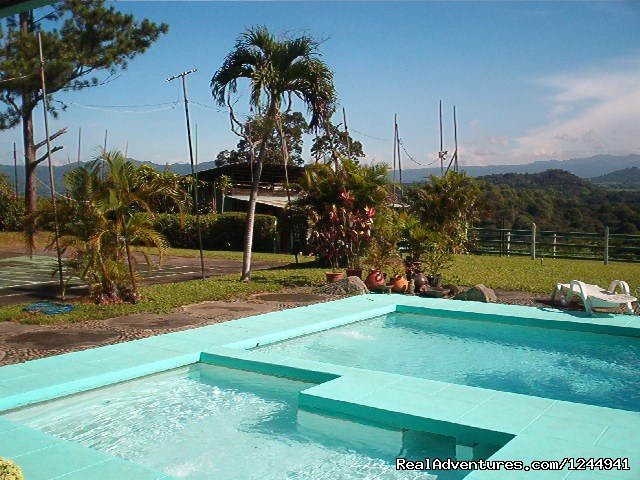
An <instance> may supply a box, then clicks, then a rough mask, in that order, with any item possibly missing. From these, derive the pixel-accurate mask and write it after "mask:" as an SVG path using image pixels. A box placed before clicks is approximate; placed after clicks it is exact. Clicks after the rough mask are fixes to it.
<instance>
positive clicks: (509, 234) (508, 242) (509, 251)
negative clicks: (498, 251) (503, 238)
mask: <svg viewBox="0 0 640 480" xmlns="http://www.w3.org/2000/svg"><path fill="white" fill-rule="evenodd" d="M510 256H511V231H508V232H507V257H510Z"/></svg>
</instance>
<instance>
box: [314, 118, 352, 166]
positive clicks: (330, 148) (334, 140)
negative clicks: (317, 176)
mask: <svg viewBox="0 0 640 480" xmlns="http://www.w3.org/2000/svg"><path fill="white" fill-rule="evenodd" d="M311 156H312V157H313V158H314V160H315V161H316V163H317V162H320V161H322V162H325V163H330V162H332V161H333V160H334V156H338V157H342V158H350V159H352V160H355V161H358V160H359V159H361V158H364V150H363V149H362V143H360V142H359V141H357V140H354V139H353V138H351V135H350V134H349V133H348V132H345V131H344V130H340V129H339V128H338V127H337V126H335V125H333V124H331V123H328V124H327V126H326V129H325V130H324V132H323V133H322V135H318V136H316V137H315V138H314V139H313V144H312V145H311Z"/></svg>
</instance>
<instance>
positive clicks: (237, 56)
mask: <svg viewBox="0 0 640 480" xmlns="http://www.w3.org/2000/svg"><path fill="white" fill-rule="evenodd" d="M241 79H245V80H247V81H248V82H249V91H250V94H249V106H250V107H251V108H252V109H254V110H256V111H257V113H258V115H260V116H262V117H263V118H264V121H265V122H266V124H267V125H266V128H265V129H264V133H263V136H262V139H261V140H260V143H259V151H258V155H257V158H256V165H255V168H254V172H253V184H252V188H251V195H250V197H249V211H248V212H247V226H246V230H245V238H244V252H243V256H242V276H241V280H242V281H249V280H250V279H251V250H252V244H253V223H254V218H255V209H256V203H257V199H258V187H259V184H260V176H261V174H262V165H263V163H264V160H265V158H264V157H265V153H266V152H267V150H268V147H269V146H268V142H269V139H270V138H271V132H273V130H274V128H276V127H277V125H278V119H279V117H280V115H281V114H282V110H283V107H285V104H287V103H290V102H291V99H292V97H297V98H298V99H299V100H301V101H302V102H303V103H304V104H305V106H306V108H307V110H308V112H309V114H310V116H311V119H310V121H309V127H310V128H312V129H317V128H319V127H321V126H323V125H324V124H325V123H326V122H327V121H328V118H329V116H330V115H331V113H332V112H333V110H334V105H335V96H336V95H335V89H334V86H333V73H332V72H331V70H330V69H329V67H328V66H327V64H326V63H325V62H324V61H322V60H321V59H320V58H319V53H318V42H316V41H315V40H314V39H313V38H311V37H309V36H306V35H305V36H302V37H298V38H291V39H289V38H280V39H279V38H276V37H275V36H274V35H273V34H272V33H270V32H269V31H268V30H267V28H266V27H264V26H258V27H253V28H250V29H248V30H247V31H246V32H244V33H242V34H241V35H240V36H239V37H238V39H237V41H236V44H235V47H234V49H233V50H232V51H231V52H230V53H229V54H228V55H227V56H226V58H225V59H224V62H223V64H222V66H221V67H220V69H219V70H218V71H217V72H216V73H215V74H214V76H213V78H212V79H211V93H212V95H213V98H214V99H215V100H216V102H217V103H218V104H219V105H220V106H224V105H228V106H229V108H230V112H231V115H233V110H232V108H231V107H232V104H233V103H232V102H233V97H234V96H235V95H236V94H237V88H238V82H239V81H240V80H241Z"/></svg>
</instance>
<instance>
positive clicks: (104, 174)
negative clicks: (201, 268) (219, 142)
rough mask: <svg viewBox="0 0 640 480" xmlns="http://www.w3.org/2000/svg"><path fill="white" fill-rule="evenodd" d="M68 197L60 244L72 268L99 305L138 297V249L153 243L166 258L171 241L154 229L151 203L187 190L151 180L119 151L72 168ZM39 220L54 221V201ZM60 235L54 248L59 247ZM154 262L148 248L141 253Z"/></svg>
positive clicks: (177, 200)
mask: <svg viewBox="0 0 640 480" xmlns="http://www.w3.org/2000/svg"><path fill="white" fill-rule="evenodd" d="M66 182H67V195H66V196H65V197H63V198H61V199H60V200H58V202H57V204H58V212H59V217H60V218H63V219H64V221H63V222H61V223H60V237H59V243H60V246H61V249H62V251H63V253H66V254H68V255H67V258H68V259H67V260H65V262H66V264H67V267H69V271H70V272H71V273H72V274H73V275H78V276H79V277H80V278H82V279H83V280H85V281H86V282H87V283H88V284H89V288H90V290H91V294H92V296H93V298H94V299H95V301H96V302H98V303H111V302H120V301H137V300H138V291H137V282H136V281H137V270H136V258H135V257H134V251H133V250H134V248H135V246H137V245H146V246H153V247H154V248H155V250H156V252H157V253H158V254H159V255H160V257H162V253H163V251H164V248H165V246H166V240H165V239H164V237H163V236H162V235H161V234H160V233H158V232H157V231H156V230H155V229H154V228H153V215H154V213H153V211H152V208H151V205H152V203H153V202H154V201H156V200H157V199H158V198H171V199H172V200H173V201H174V202H175V203H176V205H179V204H180V201H181V199H182V198H184V192H183V191H182V190H180V189H179V188H177V186H176V185H175V184H168V183H166V182H163V181H162V179H159V178H151V179H150V178H149V175H148V172H147V171H145V170H144V169H142V168H138V167H136V166H135V165H134V164H132V163H131V162H130V161H127V160H125V158H124V156H123V155H122V154H121V153H120V152H117V151H111V152H103V153H102V154H101V155H100V156H99V157H98V158H96V159H95V160H94V161H93V162H91V163H89V164H86V165H84V166H81V167H78V168H76V169H74V170H71V171H70V172H69V173H68V174H67V176H66ZM33 220H35V222H36V223H37V224H39V225H41V226H44V227H49V229H50V230H53V228H51V226H52V222H53V211H52V206H51V204H50V203H48V204H45V205H44V206H42V207H41V208H40V209H39V210H38V211H37V212H36V213H35V214H34V219H33ZM54 242H55V238H54V239H53V240H52V241H51V244H50V245H49V247H53V243H54ZM140 255H142V256H143V258H144V259H145V261H146V263H147V265H148V266H149V267H151V266H152V262H151V259H150V258H149V256H148V255H147V253H146V251H145V250H142V251H140Z"/></svg>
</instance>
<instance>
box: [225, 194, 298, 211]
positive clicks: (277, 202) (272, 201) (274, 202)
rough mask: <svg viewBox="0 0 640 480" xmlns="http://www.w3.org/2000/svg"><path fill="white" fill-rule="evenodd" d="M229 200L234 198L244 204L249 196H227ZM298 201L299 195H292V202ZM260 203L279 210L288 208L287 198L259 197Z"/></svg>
mask: <svg viewBox="0 0 640 480" xmlns="http://www.w3.org/2000/svg"><path fill="white" fill-rule="evenodd" d="M227 197H228V198H233V199H235V200H241V201H243V202H248V201H249V195H227ZM297 199H298V196H297V195H291V200H292V201H295V200H297ZM257 202H258V203H261V204H262V205H268V206H270V207H277V208H285V207H286V206H287V203H288V202H287V198H286V197H274V196H270V195H258V200H257Z"/></svg>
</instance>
